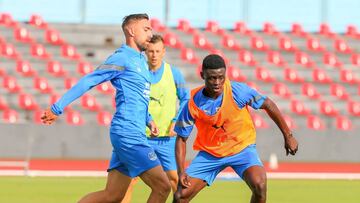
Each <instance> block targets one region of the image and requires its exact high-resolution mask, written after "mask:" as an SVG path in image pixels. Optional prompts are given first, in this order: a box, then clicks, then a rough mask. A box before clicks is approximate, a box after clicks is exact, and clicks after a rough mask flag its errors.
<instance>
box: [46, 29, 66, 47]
mask: <svg viewBox="0 0 360 203" xmlns="http://www.w3.org/2000/svg"><path fill="white" fill-rule="evenodd" d="M45 41H46V42H47V43H49V44H52V45H63V44H65V42H64V40H63V39H62V38H61V37H60V33H59V32H58V31H57V30H53V29H46V31H45Z"/></svg>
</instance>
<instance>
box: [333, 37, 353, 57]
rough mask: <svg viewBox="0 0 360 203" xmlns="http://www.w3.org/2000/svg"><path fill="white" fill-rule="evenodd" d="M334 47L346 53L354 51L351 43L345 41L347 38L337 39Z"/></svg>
mask: <svg viewBox="0 0 360 203" xmlns="http://www.w3.org/2000/svg"><path fill="white" fill-rule="evenodd" d="M334 47H335V50H336V51H337V52H340V53H344V54H350V53H352V50H351V48H350V47H349V45H348V44H347V43H346V42H345V40H342V39H336V40H335V42H334Z"/></svg>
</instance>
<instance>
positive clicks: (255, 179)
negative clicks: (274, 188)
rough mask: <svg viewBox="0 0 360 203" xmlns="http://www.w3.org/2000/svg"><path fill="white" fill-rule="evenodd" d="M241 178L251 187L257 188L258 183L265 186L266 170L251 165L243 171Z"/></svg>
mask: <svg viewBox="0 0 360 203" xmlns="http://www.w3.org/2000/svg"><path fill="white" fill-rule="evenodd" d="M243 179H244V181H245V182H246V184H247V185H248V186H249V187H250V188H251V189H255V188H258V187H259V185H261V186H262V187H265V188H266V184H267V183H266V171H265V169H264V167H262V166H252V167H249V168H248V169H246V170H245V171H244V175H243Z"/></svg>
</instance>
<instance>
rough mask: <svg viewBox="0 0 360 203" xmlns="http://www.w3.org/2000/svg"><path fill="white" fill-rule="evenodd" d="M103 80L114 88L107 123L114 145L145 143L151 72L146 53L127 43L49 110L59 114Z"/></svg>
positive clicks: (115, 146)
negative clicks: (109, 121)
mask: <svg viewBox="0 0 360 203" xmlns="http://www.w3.org/2000/svg"><path fill="white" fill-rule="evenodd" d="M105 81H111V84H112V85H113V86H114V87H115V89H116V95H115V101H116V112H115V114H114V117H113V119H112V122H111V126H110V138H111V143H112V145H113V147H114V148H115V149H116V148H117V147H121V146H124V145H125V146H131V145H134V144H143V143H147V142H146V136H145V128H146V124H147V120H148V103H149V95H150V74H149V71H148V65H147V63H146V58H145V56H144V55H143V54H141V53H139V52H137V51H136V50H134V49H132V48H131V47H129V46H127V45H122V46H121V47H120V48H119V49H117V50H116V51H115V53H113V54H112V55H111V56H110V57H109V58H108V59H107V60H106V61H105V62H104V63H103V64H102V65H100V66H99V67H98V68H97V69H96V70H95V71H94V72H92V73H90V74H88V75H86V76H84V77H83V78H82V79H80V80H79V82H78V83H77V84H76V85H75V86H74V87H73V88H71V89H70V90H69V91H68V92H66V93H65V94H64V95H63V96H62V97H61V98H60V100H59V101H57V102H56V103H55V104H53V105H52V107H51V110H52V111H53V112H54V113H55V114H57V115H59V114H61V113H62V112H63V110H64V108H65V107H66V106H67V105H69V104H70V103H71V102H72V101H74V100H75V99H77V98H78V97H80V96H81V95H83V94H84V93H85V92H86V91H88V90H89V89H91V88H92V87H94V86H96V85H98V84H100V83H102V82H105Z"/></svg>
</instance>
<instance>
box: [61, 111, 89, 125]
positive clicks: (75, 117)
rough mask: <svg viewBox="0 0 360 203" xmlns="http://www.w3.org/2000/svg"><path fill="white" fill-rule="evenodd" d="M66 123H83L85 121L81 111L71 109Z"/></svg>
mask: <svg viewBox="0 0 360 203" xmlns="http://www.w3.org/2000/svg"><path fill="white" fill-rule="evenodd" d="M66 123H67V124H69V125H75V126H80V125H83V124H84V123H85V122H84V119H83V118H82V116H81V115H80V113H79V112H77V111H73V110H69V111H67V112H66Z"/></svg>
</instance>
